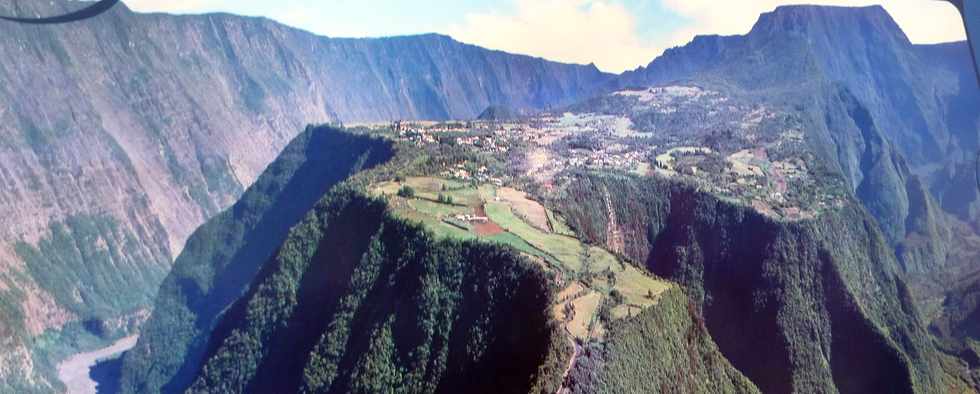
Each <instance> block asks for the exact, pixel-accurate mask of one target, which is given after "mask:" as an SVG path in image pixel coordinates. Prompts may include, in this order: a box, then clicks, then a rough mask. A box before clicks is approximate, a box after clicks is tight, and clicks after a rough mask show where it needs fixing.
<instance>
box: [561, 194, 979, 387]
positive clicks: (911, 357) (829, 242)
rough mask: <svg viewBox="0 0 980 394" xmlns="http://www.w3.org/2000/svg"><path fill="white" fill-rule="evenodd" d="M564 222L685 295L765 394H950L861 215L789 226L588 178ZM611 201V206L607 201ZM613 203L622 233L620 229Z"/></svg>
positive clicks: (851, 211) (952, 383) (740, 210)
mask: <svg viewBox="0 0 980 394" xmlns="http://www.w3.org/2000/svg"><path fill="white" fill-rule="evenodd" d="M566 187H567V191H566V193H567V195H568V196H569V198H567V199H565V201H566V202H565V204H564V207H563V208H562V212H563V213H564V214H565V215H566V217H567V218H568V220H569V224H571V225H572V226H573V227H574V228H576V229H578V230H579V231H581V232H583V233H584V234H586V235H587V236H588V238H590V239H592V240H594V241H595V242H598V243H600V244H608V243H609V242H610V240H609V239H607V234H611V233H616V234H623V237H624V239H623V240H618V241H617V242H623V243H624V244H625V248H624V250H625V253H626V254H627V255H628V256H629V257H630V258H631V259H633V260H634V261H638V262H643V263H644V264H646V266H647V267H649V268H650V270H651V271H652V272H654V273H656V274H658V275H661V276H663V277H664V278H667V279H671V280H675V281H677V282H679V283H680V284H682V285H683V286H684V287H685V289H686V290H687V292H688V293H689V294H690V295H691V298H692V299H693V301H694V303H695V305H696V308H697V310H698V312H699V314H700V316H703V318H704V321H705V326H706V327H707V330H708V332H709V333H710V334H711V337H712V338H713V340H714V342H716V343H717V346H718V348H719V350H720V352H721V354H723V355H724V356H725V358H727V359H728V360H730V361H731V364H732V365H733V366H734V367H735V368H736V369H738V370H739V371H741V372H742V373H744V374H745V376H746V377H748V378H749V379H750V380H751V381H752V383H754V384H755V385H756V386H758V388H759V389H760V390H762V391H763V392H835V391H837V392H844V393H860V392H923V393H926V392H945V391H948V390H954V389H960V388H962V387H964V382H962V381H961V380H958V379H956V378H954V377H951V376H949V375H948V374H947V373H946V372H945V371H944V369H943V367H942V365H941V363H940V359H939V357H940V356H939V354H938V352H937V351H936V349H935V348H934V347H933V345H932V343H931V340H930V338H929V335H928V333H927V332H926V330H925V329H924V322H923V321H922V319H921V318H920V317H919V313H918V311H917V309H916V308H915V306H914V305H913V303H912V298H911V295H910V294H909V292H908V289H907V287H906V285H905V282H904V281H903V280H902V279H901V277H900V276H899V273H900V267H899V265H898V263H897V261H896V259H895V257H894V255H893V254H892V252H891V250H890V248H889V247H888V246H887V243H886V242H885V240H884V237H883V235H882V234H881V232H880V231H879V230H878V229H877V226H876V225H875V222H874V220H873V219H871V218H870V217H869V216H868V214H867V213H866V212H865V211H864V210H863V209H861V208H859V207H856V206H855V205H854V203H846V204H844V205H843V206H840V207H838V208H837V209H836V210H834V211H833V212H829V213H826V214H824V215H822V216H821V217H819V218H817V219H813V220H807V221H800V222H780V221H773V220H771V219H768V218H766V217H764V216H762V215H760V214H758V213H757V212H755V211H754V210H752V209H750V208H744V207H740V206H738V205H734V204H732V203H729V202H725V201H722V200H719V199H718V198H717V197H713V196H711V195H707V194H704V193H700V192H697V191H695V190H692V189H690V188H689V187H687V186H680V185H671V184H669V183H664V182H659V181H655V180H651V179H640V178H632V177H610V176H589V175H583V176H581V177H579V178H577V179H576V180H575V181H574V182H570V183H568V184H567V185H566ZM604 196H610V197H604ZM596 199H598V200H600V201H602V200H603V199H608V203H609V204H610V205H611V207H612V209H613V210H614V212H616V217H617V218H619V220H618V221H617V226H618V229H612V230H610V229H609V227H608V226H609V223H610V222H609V220H608V219H607V218H608V217H609V215H608V213H607V212H606V211H607V209H606V208H605V207H604V206H603V204H592V203H590V202H591V201H595V200H596Z"/></svg>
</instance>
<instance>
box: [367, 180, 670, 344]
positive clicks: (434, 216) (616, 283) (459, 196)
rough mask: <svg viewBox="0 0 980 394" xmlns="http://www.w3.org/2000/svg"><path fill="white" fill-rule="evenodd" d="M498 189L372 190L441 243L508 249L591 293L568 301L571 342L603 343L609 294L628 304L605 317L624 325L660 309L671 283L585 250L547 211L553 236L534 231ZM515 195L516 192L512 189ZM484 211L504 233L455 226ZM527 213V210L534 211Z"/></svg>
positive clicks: (429, 185)
mask: <svg viewBox="0 0 980 394" xmlns="http://www.w3.org/2000/svg"><path fill="white" fill-rule="evenodd" d="M405 186H409V187H411V188H412V189H413V190H414V192H415V194H414V196H413V197H411V198H405V197H401V196H398V191H399V190H400V189H401V188H402V187H405ZM498 190H499V189H498V188H497V187H495V186H493V185H480V186H473V185H470V184H466V183H461V182H456V181H451V180H445V179H439V178H433V177H418V178H408V179H405V180H404V181H401V182H384V183H380V184H377V185H375V186H374V187H373V192H374V194H376V195H383V196H385V197H386V198H388V201H389V206H390V207H391V209H392V211H393V213H395V214H396V215H398V216H401V217H403V218H406V219H410V220H414V221H417V222H420V223H422V224H423V225H424V226H425V227H426V228H428V229H429V230H431V231H432V232H433V233H434V234H435V235H436V236H437V237H450V238H456V239H461V240H473V239H482V240H486V241H489V242H496V243H499V244H503V245H508V246H511V247H513V248H514V249H516V250H517V251H520V252H523V253H526V254H527V255H530V256H534V257H538V258H541V259H542V260H543V261H544V262H546V263H547V265H548V266H550V267H551V268H553V269H556V270H560V271H562V272H563V273H564V276H563V278H565V283H566V284H568V288H569V289H575V288H583V289H584V290H583V291H585V292H588V293H586V294H589V296H587V297H583V296H581V295H579V296H577V297H572V299H568V300H564V301H563V303H568V302H571V303H572V304H574V305H573V306H574V307H575V309H576V310H577V313H576V314H575V315H574V318H572V319H570V320H568V321H565V323H566V327H567V328H568V329H569V331H570V332H572V334H573V336H575V337H578V338H580V339H588V338H596V337H601V335H602V332H604V328H603V327H602V322H601V321H600V319H599V318H598V310H599V309H601V308H600V306H601V305H604V303H605V302H606V300H609V299H611V298H610V294H613V293H614V292H615V293H618V294H619V295H621V300H622V303H618V304H615V305H608V306H606V307H605V308H607V309H606V311H607V313H609V314H610V315H611V316H612V317H613V318H617V319H618V318H623V317H627V316H630V315H632V314H636V313H638V312H639V311H640V310H642V309H643V308H646V307H648V306H651V305H655V304H656V302H657V298H658V296H659V295H660V294H661V293H662V292H663V291H665V290H667V289H668V288H669V287H670V284H669V283H667V282H664V281H662V280H659V279H657V278H655V277H653V276H652V275H649V274H647V273H646V272H644V271H643V270H641V269H639V268H636V267H634V266H632V265H629V264H624V263H623V262H622V261H621V260H620V259H619V258H618V257H617V256H616V255H614V254H612V253H610V252H609V251H608V250H606V249H603V248H601V247H598V246H590V245H586V244H584V243H582V242H581V241H580V240H579V239H578V238H577V235H576V234H575V233H574V231H572V229H571V228H569V226H568V225H567V224H566V223H565V221H564V219H563V218H562V217H561V216H559V215H558V214H556V213H555V212H554V211H551V210H545V212H546V214H547V221H548V225H549V227H550V229H551V231H547V229H541V228H539V227H535V226H533V225H531V224H530V223H528V222H527V221H526V220H525V219H522V218H521V217H520V216H519V215H517V214H515V212H514V210H515V209H516V208H517V207H514V206H512V205H511V204H513V203H514V202H513V201H514V199H510V200H508V199H506V198H498V196H499V195H498ZM508 190H509V189H508ZM509 192H510V193H514V192H513V191H512V190H510V191H509ZM440 195H442V196H443V197H450V198H451V199H452V203H451V204H449V203H445V202H439V200H440V198H439V196H440ZM520 202H521V203H523V204H525V205H527V204H529V203H532V204H533V201H530V200H526V199H521V201H520ZM532 207H533V206H532ZM480 208H482V209H483V211H485V213H486V216H487V217H488V218H489V219H490V221H491V222H492V223H491V224H490V225H491V226H492V225H493V224H495V225H496V226H499V227H496V229H497V230H496V232H490V233H488V232H480V233H479V234H484V235H479V234H478V233H477V231H476V227H477V225H475V224H473V223H474V222H469V223H468V222H465V221H460V220H457V219H455V217H456V216H457V215H473V216H479V215H478V214H479V213H480ZM521 208H524V209H525V210H526V209H527V208H528V206H522V207H521ZM583 286H584V287H583ZM576 292H577V291H576ZM617 297H618V296H617ZM555 310H556V317H557V318H559V319H561V318H562V317H564V314H563V313H560V311H562V310H564V307H562V305H561V304H560V305H556V309H555Z"/></svg>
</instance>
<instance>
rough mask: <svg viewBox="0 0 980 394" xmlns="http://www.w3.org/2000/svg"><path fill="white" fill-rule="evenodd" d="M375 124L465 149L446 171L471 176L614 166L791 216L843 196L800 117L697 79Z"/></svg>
mask: <svg viewBox="0 0 980 394" xmlns="http://www.w3.org/2000/svg"><path fill="white" fill-rule="evenodd" d="M374 128H375V129H376V130H384V131H385V132H386V133H387V135H388V136H389V137H390V138H393V139H396V140H397V141H399V142H402V143H406V144H410V145H413V146H415V147H417V148H420V149H423V150H425V149H448V150H453V151H454V152H457V153H459V154H457V155H455V156H454V157H464V158H466V159H463V160H460V161H458V162H453V163H445V165H444V168H443V169H442V171H441V172H440V173H439V175H440V176H441V177H443V178H447V179H453V180H457V181H461V182H470V183H473V184H493V185H495V186H504V185H528V184H537V185H539V186H542V187H544V189H545V190H547V189H549V188H552V187H554V186H555V180H556V179H560V177H561V176H562V174H566V173H568V172H569V171H575V170H586V171H612V172H620V173H627V174H633V175H636V176H655V177H660V178H666V179H672V180H675V181H678V182H682V183H685V184H688V185H691V186H692V187H696V188H698V189H699V190H702V191H705V192H710V193H715V194H718V195H720V196H723V197H726V198H728V199H730V200H735V201H740V202H741V203H743V204H744V205H747V206H751V207H753V208H755V209H756V210H758V211H760V212H762V213H764V214H766V215H769V216H771V217H774V218H777V219H785V220H801V219H807V218H812V217H815V216H816V215H818V214H819V212H820V211H822V210H825V209H828V208H832V207H834V206H838V205H840V204H841V203H842V201H843V200H842V193H840V191H839V190H836V189H835V188H834V187H832V186H828V185H825V184H824V183H827V180H825V179H817V177H815V176H814V175H813V169H812V168H810V166H808V165H807V163H808V162H812V161H813V160H812V159H813V157H812V154H810V153H809V151H808V150H807V149H806V147H805V142H804V139H803V135H802V133H801V132H800V131H799V130H800V129H801V126H800V125H799V124H798V121H797V120H795V119H794V118H793V117H791V116H788V115H784V114H779V113H777V112H775V111H772V110H769V109H767V108H766V107H765V106H763V105H758V104H753V103H742V102H739V101H738V100H737V99H735V98H731V97H727V96H725V95H722V94H720V93H718V92H713V91H709V90H704V89H701V88H697V87H685V86H679V87H661V88H651V89H647V90H642V91H622V92H617V93H614V94H611V95H607V96H604V97H602V98H599V99H596V100H594V101H592V102H590V103H587V104H583V105H579V106H576V107H574V108H569V109H566V110H564V111H562V112H556V113H542V114H538V115H535V116H530V117H525V118H520V119H513V120H479V119H478V120H469V121H453V122H425V121H399V122H394V123H391V124H380V125H375V126H374ZM438 156H440V157H442V156H445V155H438ZM464 221H465V220H464Z"/></svg>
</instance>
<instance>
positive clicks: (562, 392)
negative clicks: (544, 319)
mask: <svg viewBox="0 0 980 394" xmlns="http://www.w3.org/2000/svg"><path fill="white" fill-rule="evenodd" d="M565 334H567V336H566V338H568V342H569V343H571V344H572V358H571V359H569V360H568V366H567V367H565V372H562V374H561V385H560V386H558V391H556V392H555V394H567V393H568V392H570V390H569V389H567V388H565V382H567V381H568V374H570V373H572V368H574V367H575V360H577V359H578V356H579V353H580V352H581V349H580V348H579V346H578V342H575V339H574V338H572V333H570V332H568V330H565Z"/></svg>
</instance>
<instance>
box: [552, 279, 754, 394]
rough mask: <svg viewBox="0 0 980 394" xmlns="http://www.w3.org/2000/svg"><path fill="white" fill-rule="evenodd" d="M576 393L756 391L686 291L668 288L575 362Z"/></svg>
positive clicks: (573, 388)
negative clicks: (714, 337)
mask: <svg viewBox="0 0 980 394" xmlns="http://www.w3.org/2000/svg"><path fill="white" fill-rule="evenodd" d="M570 375H571V377H570V378H569V381H570V382H569V385H568V386H569V388H570V391H571V392H572V393H651V392H658V393H671V392H673V393H757V392H759V389H758V388H756V387H755V385H754V384H752V382H751V381H749V380H748V379H747V378H746V377H745V375H743V374H742V373H741V372H739V371H738V370H737V369H735V368H734V367H733V366H732V365H731V363H730V362H729V361H728V360H727V359H726V358H725V356H723V355H722V354H721V352H720V351H719V350H718V346H717V345H716V344H715V343H714V340H712V339H711V335H710V334H709V333H708V329H707V327H705V325H704V319H703V318H701V316H700V314H698V312H697V310H696V306H695V305H694V304H693V303H692V302H691V300H690V298H688V297H687V295H686V294H684V292H683V291H682V290H681V289H679V288H675V289H671V290H668V291H667V293H665V294H663V295H662V296H661V297H660V299H659V300H658V301H657V305H656V306H655V307H652V308H649V309H647V310H645V311H643V312H642V313H640V314H639V315H638V316H636V317H633V318H630V319H627V320H622V321H620V322H617V323H615V324H614V325H613V327H611V329H610V332H609V334H608V340H607V341H606V342H604V343H596V344H591V345H589V346H588V347H587V348H586V349H585V351H584V355H583V356H582V357H580V358H579V359H578V360H576V362H575V367H574V369H573V370H572V371H571V374H570Z"/></svg>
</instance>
